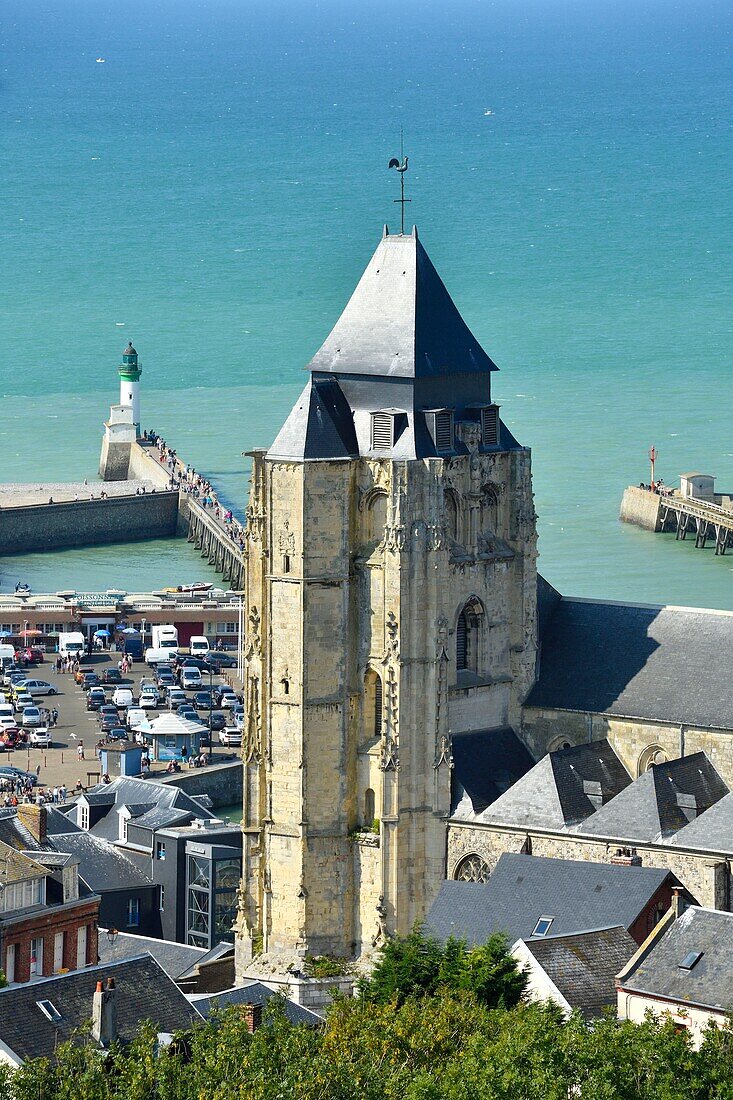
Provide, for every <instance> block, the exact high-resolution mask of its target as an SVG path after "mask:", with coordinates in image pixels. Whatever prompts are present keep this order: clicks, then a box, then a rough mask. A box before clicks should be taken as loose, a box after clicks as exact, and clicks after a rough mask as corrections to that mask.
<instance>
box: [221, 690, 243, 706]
mask: <svg viewBox="0 0 733 1100" xmlns="http://www.w3.org/2000/svg"><path fill="white" fill-rule="evenodd" d="M238 704H239V699H238V698H237V696H236V695H235V694H234V692H233V691H222V693H221V695H220V696H219V706H220V707H222V708H223V709H224V710H234V708H235V707H236V706H237V705H238Z"/></svg>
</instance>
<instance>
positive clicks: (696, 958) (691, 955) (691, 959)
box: [679, 951, 705, 970]
mask: <svg viewBox="0 0 733 1100" xmlns="http://www.w3.org/2000/svg"><path fill="white" fill-rule="evenodd" d="M704 954H705V952H704V951H688V952H687V954H686V955H685V957H684V959H683V960H682V962H681V963H680V964H679V968H680V970H692V968H693V967H694V966H697V964H698V963H699V962H700V959H701V958H702V957H703V955H704Z"/></svg>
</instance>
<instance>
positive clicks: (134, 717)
mask: <svg viewBox="0 0 733 1100" xmlns="http://www.w3.org/2000/svg"><path fill="white" fill-rule="evenodd" d="M147 720H148V716H147V714H146V713H145V711H144V710H143V708H142V707H140V706H137V707H128V708H127V721H126V725H127V728H128V729H132V728H133V727H134V726H140V725H142V723H143V722H147Z"/></svg>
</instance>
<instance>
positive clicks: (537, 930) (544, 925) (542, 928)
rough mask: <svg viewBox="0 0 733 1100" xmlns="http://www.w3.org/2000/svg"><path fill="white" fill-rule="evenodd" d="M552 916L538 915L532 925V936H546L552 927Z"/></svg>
mask: <svg viewBox="0 0 733 1100" xmlns="http://www.w3.org/2000/svg"><path fill="white" fill-rule="evenodd" d="M554 919H555V918H554V917H540V919H539V920H538V921H537V924H536V925H535V926H534V932H533V933H532V935H533V936H546V935H547V933H548V932H549V931H550V928H551V927H552V922H553V921H554Z"/></svg>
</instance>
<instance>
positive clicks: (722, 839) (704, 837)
mask: <svg viewBox="0 0 733 1100" xmlns="http://www.w3.org/2000/svg"><path fill="white" fill-rule="evenodd" d="M667 843H668V844H673V845H674V846H675V847H679V848H700V849H702V850H703V851H706V852H726V853H728V852H731V850H732V848H733V793H729V794H724V795H723V797H722V798H721V799H719V801H718V802H716V803H715V805H714V806H710V808H709V809H707V810H705V812H704V813H703V814H700V816H699V817H697V818H695V820H694V821H691V822H690V823H689V825H685V826H683V828H681V829H680V831H679V832H678V833H675V834H674V835H673V836H670V837H668V838H667Z"/></svg>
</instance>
